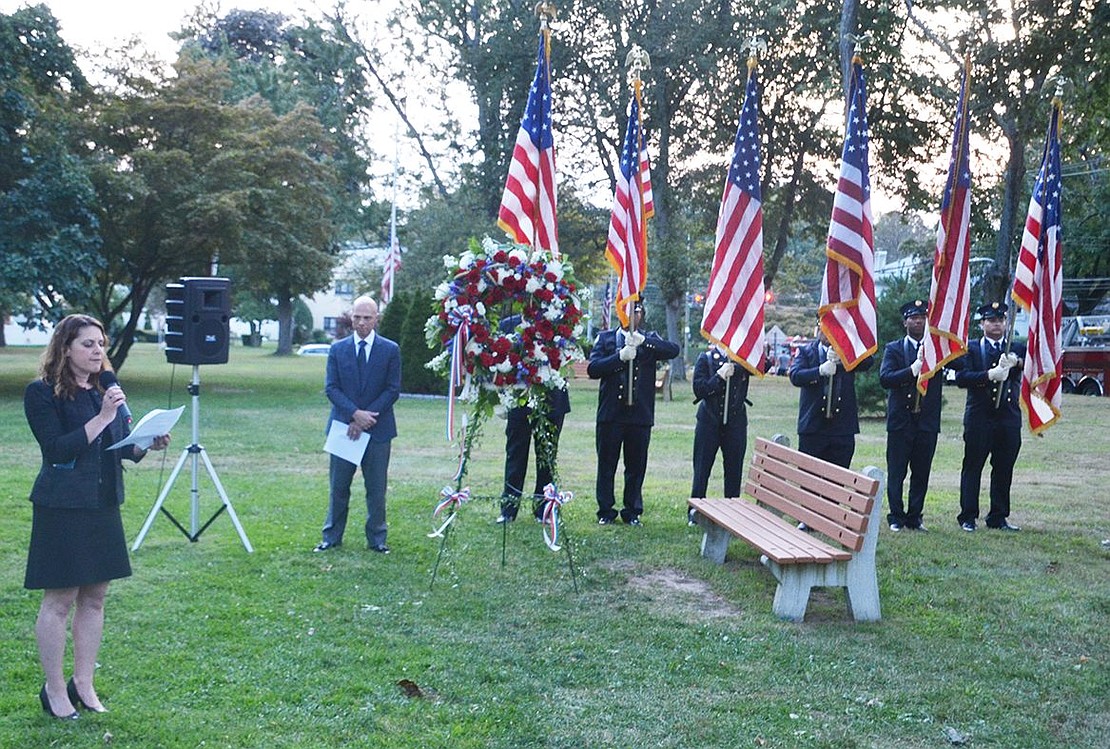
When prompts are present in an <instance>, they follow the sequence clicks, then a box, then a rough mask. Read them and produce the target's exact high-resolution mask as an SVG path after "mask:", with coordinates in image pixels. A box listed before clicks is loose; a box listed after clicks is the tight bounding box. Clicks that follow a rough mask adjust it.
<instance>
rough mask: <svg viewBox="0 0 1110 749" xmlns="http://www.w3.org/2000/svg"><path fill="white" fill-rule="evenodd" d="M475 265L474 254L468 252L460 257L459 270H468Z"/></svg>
mask: <svg viewBox="0 0 1110 749" xmlns="http://www.w3.org/2000/svg"><path fill="white" fill-rule="evenodd" d="M473 265H474V253H473V252H471V251H470V250H467V251H466V252H464V253H463V254H462V255H460V256H459V269H460V270H466V269H468V268H470V267H472V266H473Z"/></svg>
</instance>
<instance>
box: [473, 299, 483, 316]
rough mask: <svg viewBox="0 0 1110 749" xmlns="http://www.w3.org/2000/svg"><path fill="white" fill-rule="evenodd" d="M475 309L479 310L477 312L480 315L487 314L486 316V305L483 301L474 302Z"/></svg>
mask: <svg viewBox="0 0 1110 749" xmlns="http://www.w3.org/2000/svg"><path fill="white" fill-rule="evenodd" d="M474 309H475V311H477V313H478V314H479V315H481V316H482V317H485V316H486V305H484V304H482V303H481V302H476V303H475V304H474Z"/></svg>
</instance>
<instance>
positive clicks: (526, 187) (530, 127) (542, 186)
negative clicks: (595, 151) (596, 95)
mask: <svg viewBox="0 0 1110 749" xmlns="http://www.w3.org/2000/svg"><path fill="white" fill-rule="evenodd" d="M497 225H498V226H500V227H501V228H502V229H504V230H505V232H506V233H507V234H508V235H509V236H510V237H511V238H512V239H513V241H514V242H519V243H520V244H527V245H531V246H533V247H536V248H538V249H542V250H548V251H550V252H551V254H552V256H554V257H556V258H558V257H559V232H558V226H557V224H556V219H555V143H554V140H553V139H552V136H551V54H550V32H548V31H547V30H546V29H545V30H544V32H543V33H542V34H541V35H540V45H539V53H538V56H537V60H536V77H535V78H534V79H533V80H532V88H531V89H530V90H529V91H528V103H527V105H526V106H525V107H524V116H523V117H522V118H521V120H520V131H519V132H518V133H517V136H516V145H515V146H514V147H513V157H512V160H511V161H510V162H509V176H508V177H507V178H506V179H505V192H504V194H502V196H501V208H500V210H499V211H498V214H497Z"/></svg>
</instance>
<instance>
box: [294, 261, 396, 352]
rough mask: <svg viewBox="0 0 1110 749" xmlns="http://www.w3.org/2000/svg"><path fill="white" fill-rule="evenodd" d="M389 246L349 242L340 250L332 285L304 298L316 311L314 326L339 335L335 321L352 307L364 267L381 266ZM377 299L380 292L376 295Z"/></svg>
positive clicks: (333, 335) (309, 306) (313, 313)
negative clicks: (357, 281)
mask: <svg viewBox="0 0 1110 749" xmlns="http://www.w3.org/2000/svg"><path fill="white" fill-rule="evenodd" d="M388 251H389V247H388V246H386V245H384V244H379V245H365V244H360V245H355V244H351V245H348V246H347V248H346V249H344V250H341V251H340V261H339V264H338V265H336V267H335V271H334V272H333V273H332V284H331V286H330V287H328V288H327V289H325V290H324V291H319V292H317V293H316V294H314V295H312V296H311V297H304V301H305V304H306V305H308V309H309V311H310V312H312V328H313V329H314V330H323V331H324V332H325V333H327V334H328V335H330V336H332V337H335V323H336V320H338V319H339V316H340V315H341V314H343V313H344V312H346V311H348V310H349V309H350V308H351V302H353V301H354V298H355V285H356V279H357V278H358V276H359V275H360V274H359V273H358V270H359V269H360V268H363V267H366V266H370V267H373V268H381V267H382V265H383V263H384V262H385V256H386V253H387V252H388ZM373 296H374V298H375V299H376V298H377V296H378V295H377V294H373Z"/></svg>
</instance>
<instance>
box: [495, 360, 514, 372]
mask: <svg viewBox="0 0 1110 749" xmlns="http://www.w3.org/2000/svg"><path fill="white" fill-rule="evenodd" d="M512 369H513V363H512V362H511V361H509V360H508V359H505V360H504V361H499V362H497V363H496V364H494V365H493V371H494V372H502V373H508V372H511V371H512Z"/></svg>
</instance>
